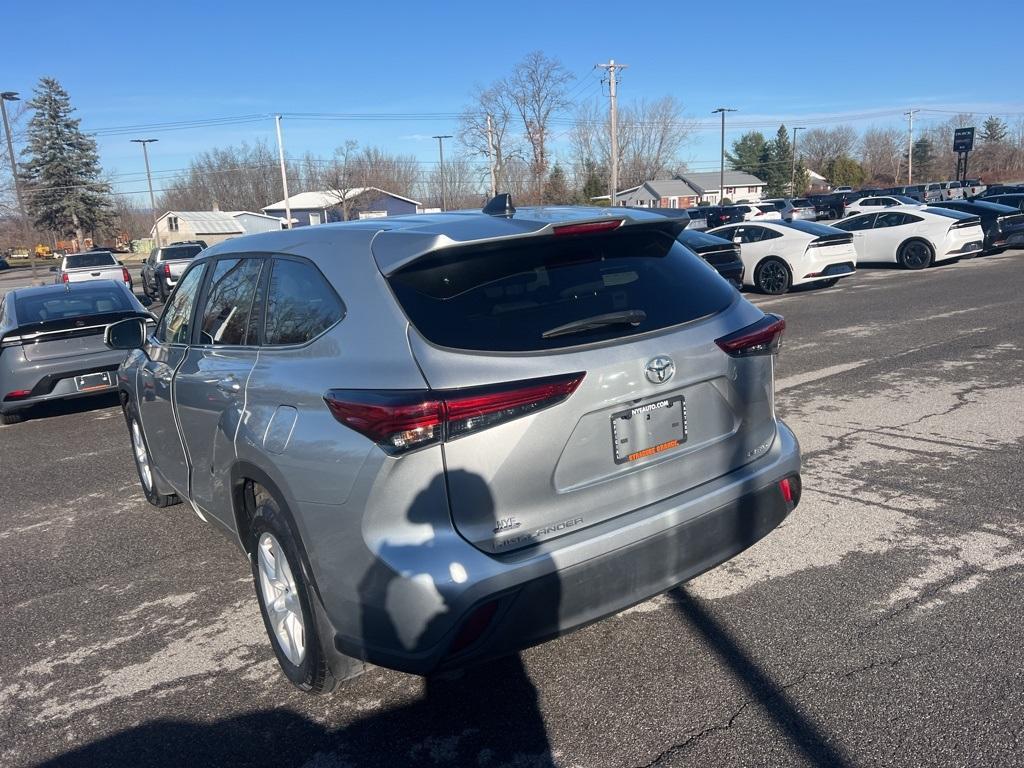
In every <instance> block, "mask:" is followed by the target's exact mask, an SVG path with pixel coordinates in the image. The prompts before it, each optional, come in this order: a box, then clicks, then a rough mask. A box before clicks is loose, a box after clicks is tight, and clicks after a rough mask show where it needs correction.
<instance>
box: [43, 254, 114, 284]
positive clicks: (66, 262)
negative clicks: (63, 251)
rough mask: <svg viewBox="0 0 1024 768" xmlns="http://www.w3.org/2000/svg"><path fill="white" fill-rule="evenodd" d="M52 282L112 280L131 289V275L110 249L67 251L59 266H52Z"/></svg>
mask: <svg viewBox="0 0 1024 768" xmlns="http://www.w3.org/2000/svg"><path fill="white" fill-rule="evenodd" d="M50 271H51V272H53V273H54V279H53V282H55V283H84V282H88V281H89V280H114V281H115V282H119V283H124V284H125V285H127V286H128V290H132V276H131V275H130V274H129V273H128V270H127V269H126V268H125V266H124V265H123V264H122V263H121V262H120V261H118V260H117V259H116V258H115V257H114V254H112V253H111V252H110V251H86V252H85V253H69V254H68V255H67V256H65V257H64V258H63V260H62V261H61V263H60V266H59V267H53V268H52V269H51V270H50Z"/></svg>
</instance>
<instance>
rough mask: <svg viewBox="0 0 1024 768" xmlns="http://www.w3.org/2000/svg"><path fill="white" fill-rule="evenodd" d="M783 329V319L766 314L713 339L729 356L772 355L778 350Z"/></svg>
mask: <svg viewBox="0 0 1024 768" xmlns="http://www.w3.org/2000/svg"><path fill="white" fill-rule="evenodd" d="M785 330H786V321H785V319H783V318H782V317H781V316H780V315H773V314H768V315H765V316H764V317H762V318H761V319H760V320H758V321H757V322H756V323H754V324H753V325H748V326H747V327H746V328H741V329H740V330H738V331H736V332H735V333H730V334H729V335H728V336H723V337H722V338H720V339H715V344H717V345H718V346H719V347H720V348H721V349H722V351H723V352H725V353H726V354H728V355H729V356H730V357H751V356H753V355H774V354H775V353H776V352H778V351H779V346H780V345H781V344H782V332H783V331H785Z"/></svg>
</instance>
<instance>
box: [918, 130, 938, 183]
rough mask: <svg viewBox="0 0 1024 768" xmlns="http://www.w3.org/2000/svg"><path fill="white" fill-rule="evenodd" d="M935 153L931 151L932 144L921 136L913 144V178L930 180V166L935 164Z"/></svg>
mask: <svg viewBox="0 0 1024 768" xmlns="http://www.w3.org/2000/svg"><path fill="white" fill-rule="evenodd" d="M934 156H935V152H934V151H933V149H932V142H931V140H929V139H928V138H926V137H924V136H922V137H921V138H920V139H918V140H917V141H915V142H914V152H913V160H914V176H915V177H916V178H919V179H925V180H928V179H930V178H931V174H932V165H933V164H934V162H935V157H934Z"/></svg>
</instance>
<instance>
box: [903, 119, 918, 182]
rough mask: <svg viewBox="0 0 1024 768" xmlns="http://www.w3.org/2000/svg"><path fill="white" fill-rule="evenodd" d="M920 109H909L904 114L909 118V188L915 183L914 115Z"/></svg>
mask: <svg viewBox="0 0 1024 768" xmlns="http://www.w3.org/2000/svg"><path fill="white" fill-rule="evenodd" d="M920 111H921V110H920V109H909V110H907V111H906V112H904V113H903V114H904V115H906V118H907V186H908V187H909V186H910V185H911V184H913V183H914V115H916V114H917V113H918V112H920Z"/></svg>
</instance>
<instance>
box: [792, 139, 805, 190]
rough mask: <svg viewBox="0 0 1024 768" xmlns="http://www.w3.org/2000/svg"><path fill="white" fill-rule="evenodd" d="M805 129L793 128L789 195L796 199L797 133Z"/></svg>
mask: <svg viewBox="0 0 1024 768" xmlns="http://www.w3.org/2000/svg"><path fill="white" fill-rule="evenodd" d="M802 130H803V128H799V127H797V126H795V125H794V126H793V173H792V174H791V175H790V178H789V194H791V195H792V196H793V197H796V132H797V131H802Z"/></svg>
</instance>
